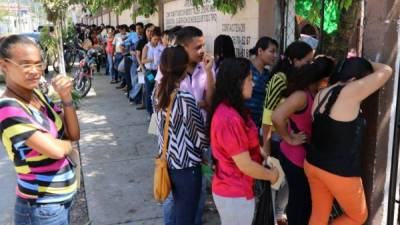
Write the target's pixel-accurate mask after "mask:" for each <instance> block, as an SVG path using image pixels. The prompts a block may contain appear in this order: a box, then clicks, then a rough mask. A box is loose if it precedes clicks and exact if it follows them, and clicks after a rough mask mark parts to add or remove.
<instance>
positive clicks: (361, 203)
mask: <svg viewBox="0 0 400 225" xmlns="http://www.w3.org/2000/svg"><path fill="white" fill-rule="evenodd" d="M304 171H305V173H306V176H307V179H308V182H309V184H310V189H311V200H312V212H311V217H310V221H309V223H308V225H327V224H328V220H329V215H330V213H331V211H332V205H333V200H334V199H336V201H337V202H338V203H339V205H340V207H341V208H342V210H343V212H344V214H343V215H342V216H340V217H338V218H337V219H335V220H334V221H332V223H331V225H361V224H364V222H365V221H366V220H367V217H368V211H367V204H366V201H365V194H364V188H363V184H362V180H361V177H342V176H338V175H335V174H333V173H330V172H327V171H325V170H322V169H320V168H318V167H316V166H313V165H311V164H310V163H308V162H307V161H305V162H304Z"/></svg>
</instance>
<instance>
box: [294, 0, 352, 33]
mask: <svg viewBox="0 0 400 225" xmlns="http://www.w3.org/2000/svg"><path fill="white" fill-rule="evenodd" d="M351 3H352V0H325V6H324V9H325V12H324V31H325V32H326V33H328V34H331V33H333V32H335V31H337V30H338V24H339V21H340V12H341V11H342V9H345V10H347V9H348V8H349V7H350V6H351ZM321 8H322V6H321V1H320V0H297V1H296V14H297V15H299V16H301V17H303V18H305V19H307V20H308V21H309V22H311V23H312V24H314V25H316V26H318V27H319V26H320V23H321Z"/></svg>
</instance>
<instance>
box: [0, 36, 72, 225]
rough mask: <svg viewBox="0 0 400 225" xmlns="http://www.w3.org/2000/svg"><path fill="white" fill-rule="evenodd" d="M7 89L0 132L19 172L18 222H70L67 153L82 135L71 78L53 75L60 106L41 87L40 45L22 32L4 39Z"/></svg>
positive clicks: (0, 103) (0, 102)
mask: <svg viewBox="0 0 400 225" xmlns="http://www.w3.org/2000/svg"><path fill="white" fill-rule="evenodd" d="M0 67H1V70H2V71H3V72H4V76H5V81H6V90H5V91H4V93H2V94H1V96H0V135H1V138H2V143H3V145H4V149H5V150H6V151H7V154H8V156H9V158H10V160H12V161H13V163H14V167H15V171H16V174H17V187H16V195H17V197H16V203H15V209H14V224H32V225H38V224H41V225H52V224H59V225H68V224H69V210H70V207H71V203H72V198H73V196H74V194H75V192H76V189H77V180H76V177H75V173H74V170H73V163H72V162H71V161H70V160H69V159H68V157H67V156H68V155H69V154H70V153H71V152H72V151H76V148H75V147H76V146H74V144H73V143H72V141H77V140H79V138H80V130H79V124H78V119H77V116H76V112H75V110H74V107H73V103H72V97H71V90H72V82H71V80H70V79H68V78H67V77H66V76H63V75H57V76H55V77H54V78H53V80H52V84H53V87H54V90H55V91H56V92H57V93H58V95H59V96H60V99H61V102H62V106H63V107H62V109H60V108H58V107H56V106H55V105H54V104H53V103H52V102H51V101H50V100H49V98H48V97H47V96H45V95H43V94H42V93H41V92H40V91H38V90H37V88H38V85H39V80H40V78H41V76H42V74H43V69H44V68H43V63H42V61H41V57H40V50H39V48H38V46H37V45H36V44H35V43H34V42H32V41H31V40H30V39H28V38H26V37H24V36H21V35H11V36H8V37H6V38H5V39H3V40H2V41H1V42H0Z"/></svg>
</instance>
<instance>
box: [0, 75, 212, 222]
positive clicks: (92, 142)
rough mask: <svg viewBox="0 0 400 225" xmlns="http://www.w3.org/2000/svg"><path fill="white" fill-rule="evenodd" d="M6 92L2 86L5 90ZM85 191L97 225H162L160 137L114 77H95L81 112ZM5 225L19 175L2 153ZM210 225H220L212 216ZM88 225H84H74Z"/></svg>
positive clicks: (0, 211)
mask: <svg viewBox="0 0 400 225" xmlns="http://www.w3.org/2000/svg"><path fill="white" fill-rule="evenodd" d="M0 91H1V86H0ZM78 116H79V121H80V126H81V141H80V146H81V154H82V165H83V173H84V182H85V191H86V198H87V204H88V208H89V217H90V219H91V220H92V225H117V224H119V225H162V224H163V220H162V206H161V205H160V204H157V203H156V202H155V201H154V200H153V172H154V156H155V155H156V153H157V146H156V137H155V136H150V135H148V134H147V126H148V122H147V118H146V114H145V111H144V110H141V111H138V110H136V107H135V106H132V105H129V104H128V99H127V98H126V97H125V96H124V95H123V93H122V92H121V91H120V90H116V89H115V85H110V84H109V80H108V77H105V76H103V75H95V77H94V82H93V86H92V90H91V91H90V93H89V94H88V96H87V97H86V98H84V99H82V101H81V107H80V109H79V110H78ZM0 170H1V173H0V191H1V193H7V194H6V195H3V197H2V200H1V201H0V224H1V225H9V224H11V223H10V221H11V218H12V217H11V214H12V212H13V206H14V202H15V194H14V193H15V191H14V188H15V173H14V170H13V167H12V164H11V162H10V161H9V160H8V158H7V157H6V153H5V151H4V149H2V146H1V147H0ZM205 220H207V221H208V222H205V223H204V225H216V224H219V223H218V222H217V221H216V220H218V215H217V214H216V212H207V213H206V215H205ZM72 225H83V224H72Z"/></svg>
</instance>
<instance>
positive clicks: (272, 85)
mask: <svg viewBox="0 0 400 225" xmlns="http://www.w3.org/2000/svg"><path fill="white" fill-rule="evenodd" d="M286 87H287V78H286V75H285V74H284V73H281V72H280V73H277V74H275V75H274V76H272V78H271V80H270V81H269V83H268V85H267V95H266V96H265V107H264V113H263V119H262V123H263V124H265V125H272V119H271V117H272V112H273V111H274V110H275V109H276V107H277V106H278V104H279V103H280V102H281V100H282V91H283V90H285V89H286Z"/></svg>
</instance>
